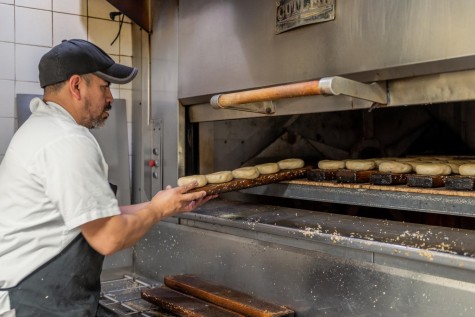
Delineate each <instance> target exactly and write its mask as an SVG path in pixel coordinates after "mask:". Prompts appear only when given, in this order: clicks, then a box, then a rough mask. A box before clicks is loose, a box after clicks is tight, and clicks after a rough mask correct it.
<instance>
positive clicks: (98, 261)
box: [0, 40, 215, 317]
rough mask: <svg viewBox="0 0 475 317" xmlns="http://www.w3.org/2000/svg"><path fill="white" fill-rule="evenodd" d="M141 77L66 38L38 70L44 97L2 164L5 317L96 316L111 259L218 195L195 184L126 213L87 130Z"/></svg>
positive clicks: (1, 303)
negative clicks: (115, 87)
mask: <svg viewBox="0 0 475 317" xmlns="http://www.w3.org/2000/svg"><path fill="white" fill-rule="evenodd" d="M137 72H138V70H137V69H136V68H133V67H128V66H125V65H121V64H117V63H115V62H114V61H113V60H112V58H110V56H108V55H107V54H106V53H105V52H104V51H103V50H101V49H100V48H99V47H97V46H96V45H94V44H92V43H90V42H88V41H84V40H68V41H63V42H62V43H61V44H59V45H57V46H55V47H53V48H52V49H51V50H50V51H49V52H48V53H46V54H45V55H44V56H43V57H42V59H41V60H40V63H39V77H40V78H39V79H40V85H41V87H42V88H44V97H43V99H39V98H35V99H33V100H32V101H31V104H30V109H31V112H32V115H31V116H30V118H29V119H28V120H27V121H26V122H25V123H24V124H23V125H22V126H21V127H20V128H19V129H18V131H17V132H16V133H15V135H14V136H13V138H12V140H11V142H10V144H9V146H8V149H7V151H6V154H5V157H4V158H3V161H2V162H1V164H0V218H1V219H2V220H1V221H0V316H1V317H6V316H8V317H10V316H16V317H23V316H48V317H51V316H61V317H65V316H71V317H73V316H95V314H96V309H97V305H98V301H99V293H100V274H101V270H102V262H103V259H104V256H105V255H110V254H113V253H115V252H117V251H119V250H122V249H124V248H128V247H130V246H132V245H133V244H135V243H136V242H137V241H138V240H139V239H140V238H141V237H143V235H145V233H147V231H148V230H149V229H150V228H151V227H152V226H153V225H154V224H156V223H157V222H158V221H160V220H161V219H163V218H165V217H169V216H172V215H175V214H178V213H181V212H187V211H191V210H193V209H194V208H196V207H197V206H199V205H201V204H203V203H205V202H206V201H208V200H209V199H212V198H214V197H215V196H207V197H205V194H206V193H205V192H204V191H200V192H195V193H188V191H189V190H190V189H192V188H194V187H196V185H197V184H192V185H186V186H179V187H175V188H171V187H169V186H168V187H167V189H165V190H162V191H160V192H158V193H157V194H156V195H155V196H154V197H153V198H152V200H151V201H150V202H146V203H141V204H136V205H130V206H119V205H118V202H117V199H116V198H115V196H114V193H113V191H112V190H111V188H110V186H109V183H108V177H107V173H108V166H107V163H106V162H105V160H104V157H103V155H102V152H101V149H100V147H99V145H98V143H97V142H96V140H95V138H94V136H93V135H92V134H91V133H90V131H89V129H92V128H97V127H100V126H101V125H103V124H104V123H105V121H106V119H107V117H108V116H109V113H108V112H109V111H110V110H111V102H112V101H113V97H112V94H111V91H110V88H109V85H110V83H116V84H125V83H128V82H130V81H131V80H133V79H134V77H135V76H136V74H137Z"/></svg>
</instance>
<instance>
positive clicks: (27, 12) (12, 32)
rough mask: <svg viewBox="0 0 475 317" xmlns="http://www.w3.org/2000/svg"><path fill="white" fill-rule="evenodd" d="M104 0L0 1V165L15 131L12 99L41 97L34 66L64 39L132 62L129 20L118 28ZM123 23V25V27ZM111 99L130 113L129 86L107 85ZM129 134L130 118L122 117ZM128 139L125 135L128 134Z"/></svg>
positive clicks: (41, 90) (129, 62) (113, 9)
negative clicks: (79, 41)
mask: <svg viewBox="0 0 475 317" xmlns="http://www.w3.org/2000/svg"><path fill="white" fill-rule="evenodd" d="M111 11H117V9H115V8H114V7H113V6H112V5H110V4H109V3H108V2H107V1H106V0H0V160H1V159H3V156H4V154H5V149H6V148H7V145H8V143H9V142H10V139H11V137H12V136H13V133H14V131H15V128H16V120H17V119H16V116H17V114H16V104H15V100H16V95H17V94H36V95H42V94H43V89H41V87H40V85H39V80H38V62H39V60H40V58H41V56H43V55H44V54H45V53H46V52H47V51H49V50H50V48H51V47H52V46H53V45H56V44H58V43H60V42H61V40H63V39H65V38H68V39H71V38H81V39H89V40H90V41H92V42H93V43H95V44H97V45H99V46H100V47H101V48H102V49H104V51H106V52H107V53H109V54H110V55H111V57H112V58H113V59H114V60H115V61H117V62H121V63H124V64H126V65H131V63H132V58H131V56H132V54H133V52H132V32H131V25H130V20H129V19H125V20H124V21H125V22H126V23H124V24H123V26H122V31H121V35H120V37H119V38H118V39H117V40H116V42H115V44H114V45H113V46H111V45H110V43H111V42H112V41H113V40H114V38H115V36H116V35H117V32H118V30H119V20H120V19H119V17H118V18H116V21H111V20H110V18H109V12H111ZM127 22H128V23H127ZM111 88H112V94H113V96H114V98H125V99H126V102H127V109H128V112H130V111H129V110H130V107H131V105H130V103H131V88H132V86H131V84H128V85H112V86H111ZM127 118H128V119H127V120H128V121H129V122H128V125H129V126H128V128H129V131H131V126H130V124H131V114H130V113H128V114H127ZM129 136H130V134H129Z"/></svg>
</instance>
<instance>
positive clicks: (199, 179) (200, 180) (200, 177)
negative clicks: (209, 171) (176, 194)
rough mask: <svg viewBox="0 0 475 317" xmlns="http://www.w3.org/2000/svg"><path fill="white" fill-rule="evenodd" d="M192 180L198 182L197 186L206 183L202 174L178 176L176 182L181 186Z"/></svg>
mask: <svg viewBox="0 0 475 317" xmlns="http://www.w3.org/2000/svg"><path fill="white" fill-rule="evenodd" d="M193 182H197V183H198V186H197V187H202V186H204V185H206V184H207V183H208V181H207V180H206V177H205V176H204V175H190V176H184V177H180V178H179V179H178V182H177V183H178V186H183V185H188V184H191V183H193Z"/></svg>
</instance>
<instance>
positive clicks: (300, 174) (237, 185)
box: [190, 168, 309, 195]
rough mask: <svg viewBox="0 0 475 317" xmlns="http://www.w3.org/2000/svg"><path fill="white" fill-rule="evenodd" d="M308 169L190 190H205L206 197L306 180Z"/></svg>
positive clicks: (281, 172)
mask: <svg viewBox="0 0 475 317" xmlns="http://www.w3.org/2000/svg"><path fill="white" fill-rule="evenodd" d="M308 169H309V168H297V169H292V170H284V171H280V172H277V173H274V174H267V175H261V176H259V177H257V178H255V179H233V180H231V181H229V182H226V183H221V184H208V185H205V186H202V187H197V188H194V189H192V190H190V192H198V191H202V190H204V191H205V192H206V195H214V194H221V193H227V192H231V191H235V190H240V189H245V188H251V187H256V186H261V185H266V184H272V183H278V182H281V181H288V180H292V179H297V178H305V177H306V176H307V170H308Z"/></svg>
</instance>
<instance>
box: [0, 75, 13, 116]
mask: <svg viewBox="0 0 475 317" xmlns="http://www.w3.org/2000/svg"><path fill="white" fill-rule="evenodd" d="M14 104H15V81H13V80H0V117H4V118H14V117H15V109H14Z"/></svg>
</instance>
